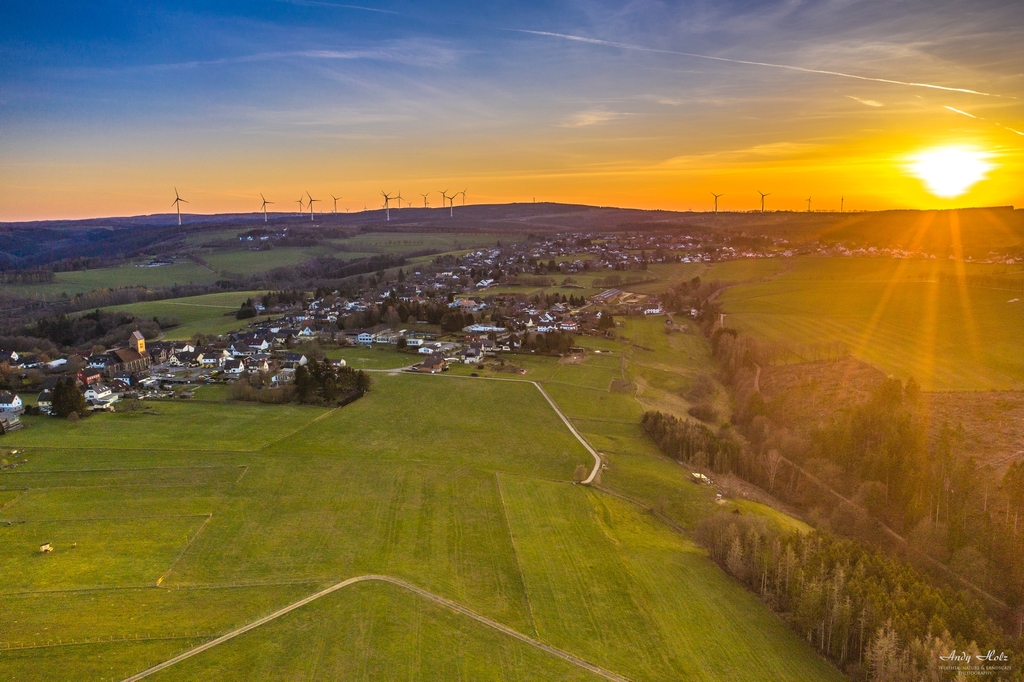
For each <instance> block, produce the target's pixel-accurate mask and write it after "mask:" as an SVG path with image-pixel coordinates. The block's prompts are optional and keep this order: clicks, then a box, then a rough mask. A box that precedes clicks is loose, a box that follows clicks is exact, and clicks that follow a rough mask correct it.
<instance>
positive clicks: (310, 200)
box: [306, 192, 320, 221]
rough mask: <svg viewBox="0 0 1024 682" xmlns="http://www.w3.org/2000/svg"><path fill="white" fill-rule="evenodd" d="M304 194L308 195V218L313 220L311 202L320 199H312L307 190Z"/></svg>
mask: <svg viewBox="0 0 1024 682" xmlns="http://www.w3.org/2000/svg"><path fill="white" fill-rule="evenodd" d="M306 196H307V197H309V219H310V220H311V221H312V220H313V202H314V201H320V200H319V199H314V198H313V197H312V196H311V195H310V193H309V192H306Z"/></svg>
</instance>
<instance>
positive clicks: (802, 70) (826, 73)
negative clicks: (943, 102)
mask: <svg viewBox="0 0 1024 682" xmlns="http://www.w3.org/2000/svg"><path fill="white" fill-rule="evenodd" d="M502 30H504V31H511V32H513V33H526V34H529V35H535V36H544V37H548V38H559V39H561V40H569V41H573V42H578V43H586V44H588V45H601V46H604V47H614V48H617V49H620V50H631V51H635V52H649V53H653V54H666V55H674V56H677V57H689V58H692V59H706V60H709V61H715V62H725V63H728V64H741V65H744V66H759V67H764V68H770V69H783V70H786V71H797V72H799V73H812V74H819V75H823V76H835V77H837V78H850V79H853V80H859V81H870V82H872V83H886V84H889V85H902V86H906V87H913V88H927V89H930V90H943V91H946V92H960V93H964V94H968V95H980V96H982V97H999V98H1004V99H1019V98H1017V97H1013V96H1012V95H999V94H996V93H991V92H982V91H980V90H972V89H970V88H954V87H949V86H945V85H935V84H934V83H916V82H914V81H904V80H897V79H894V78H875V77H872V76H862V75H859V74H855V73H846V72H843V71H830V70H827V69H812V68H807V67H803V66H794V65H792V64H775V63H773V62H758V61H752V60H747V59H730V58H729V57H715V56H713V55H707V54H699V53H696V52H680V51H677V50H662V49H659V48H654V47H644V46H642V45H630V44H629V43H619V42H615V41H611V40H601V39H599V38H586V37H584V36H576V35H571V34H568V33H555V32H553V31H533V30H529V29H522V28H506V29H502Z"/></svg>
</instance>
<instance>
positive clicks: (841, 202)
mask: <svg viewBox="0 0 1024 682" xmlns="http://www.w3.org/2000/svg"><path fill="white" fill-rule="evenodd" d="M845 202H846V197H839V212H840V213H842V212H843V204H844V203H845Z"/></svg>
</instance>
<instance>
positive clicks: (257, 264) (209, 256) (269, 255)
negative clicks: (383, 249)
mask: <svg viewBox="0 0 1024 682" xmlns="http://www.w3.org/2000/svg"><path fill="white" fill-rule="evenodd" d="M200 255H201V256H202V258H203V260H204V261H206V262H207V263H208V264H209V266H210V267H211V268H213V269H214V270H216V271H217V272H218V273H221V274H223V275H228V274H232V275H242V276H248V275H256V274H259V273H261V272H266V271H267V270H273V269H274V268H279V267H282V266H285V265H295V264H296V263H301V262H303V261H307V260H311V259H313V258H316V257H317V256H327V255H333V256H336V257H338V258H342V259H344V260H348V259H349V258H358V257H359V256H360V255H361V254H347V253H335V252H334V250H333V249H331V248H329V247H326V246H310V247H279V248H275V249H268V250H266V251H249V250H247V249H239V250H236V251H228V250H219V249H218V250H216V251H203V252H200Z"/></svg>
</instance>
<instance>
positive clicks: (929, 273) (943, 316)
mask: <svg viewBox="0 0 1024 682" xmlns="http://www.w3.org/2000/svg"><path fill="white" fill-rule="evenodd" d="M979 277H987V278H991V279H990V280H989V279H986V280H979ZM979 281H980V282H981V284H979ZM1022 296H1024V294H1022V292H1021V287H1020V281H1019V268H1017V270H1014V269H1012V268H1009V267H1007V266H993V265H983V264H970V263H966V264H963V263H959V264H958V263H955V262H951V261H946V260H939V261H935V260H932V261H925V260H916V261H910V260H893V259H881V258H879V259H867V258H859V259H853V258H843V259H839V258H832V259H825V258H798V259H792V267H791V268H790V269H788V270H787V271H785V272H783V273H781V274H779V275H778V276H776V277H774V278H772V279H770V280H767V281H760V282H751V283H748V284H742V285H738V286H735V287H732V288H730V289H729V290H728V291H726V292H725V293H724V294H723V295H722V296H721V298H720V300H721V303H722V306H723V310H724V311H725V312H726V313H727V317H726V325H727V326H730V327H736V328H738V329H741V330H743V331H746V332H748V333H750V334H752V335H754V336H755V337H757V338H759V339H762V340H764V341H768V342H772V343H775V344H778V345H780V346H781V347H782V348H783V349H784V350H785V353H784V356H785V359H789V360H813V359H819V358H820V357H824V356H825V354H826V353H827V352H828V349H827V345H828V344H834V343H840V344H842V345H843V347H844V348H846V349H849V351H850V352H852V353H854V355H856V356H857V357H860V358H862V359H864V360H866V361H868V362H871V363H873V364H875V365H877V366H878V367H880V368H881V369H882V370H883V371H885V372H886V373H890V374H894V375H896V376H898V377H901V378H903V379H906V378H907V377H910V376H913V377H914V378H915V379H916V380H917V381H918V382H919V383H920V384H921V385H922V387H924V388H925V390H937V391H939V390H982V389H1020V388H1022V387H1024V355H1022V354H1021V345H1020V339H1021V338H1024V307H1022V306H1024V304H1022V303H1020V302H1019V301H1015V302H1010V301H1012V300H1013V299H1016V298H1020V297H1022Z"/></svg>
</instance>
